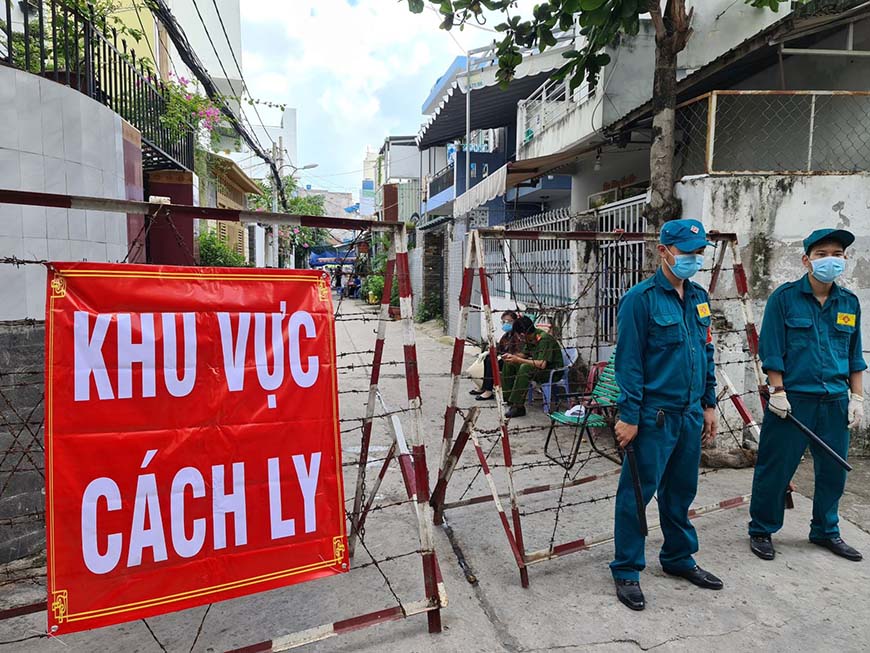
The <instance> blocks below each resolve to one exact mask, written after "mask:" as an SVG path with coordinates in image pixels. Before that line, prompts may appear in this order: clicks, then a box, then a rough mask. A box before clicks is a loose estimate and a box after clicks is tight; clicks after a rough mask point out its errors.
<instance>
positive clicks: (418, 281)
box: [408, 242, 423, 316]
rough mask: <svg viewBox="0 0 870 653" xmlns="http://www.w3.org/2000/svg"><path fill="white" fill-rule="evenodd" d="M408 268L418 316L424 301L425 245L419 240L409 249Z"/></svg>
mask: <svg viewBox="0 0 870 653" xmlns="http://www.w3.org/2000/svg"><path fill="white" fill-rule="evenodd" d="M408 270H409V272H410V273H411V299H412V300H413V307H414V315H415V316H416V315H418V314H419V312H420V304H421V303H422V301H423V247H422V246H421V243H419V242H418V243H417V246H416V247H414V248H413V249H411V250H408Z"/></svg>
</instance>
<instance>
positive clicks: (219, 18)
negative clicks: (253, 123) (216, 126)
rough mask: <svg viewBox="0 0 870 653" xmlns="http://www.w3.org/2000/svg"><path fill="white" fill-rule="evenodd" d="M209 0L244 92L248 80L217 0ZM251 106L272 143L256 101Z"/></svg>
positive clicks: (249, 94)
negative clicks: (212, 5) (237, 56)
mask: <svg viewBox="0 0 870 653" xmlns="http://www.w3.org/2000/svg"><path fill="white" fill-rule="evenodd" d="M211 1H212V4H214V10H215V11H216V12H217V17H218V21H219V22H220V24H221V30H222V31H223V33H224V38H225V39H226V41H227V45H228V46H229V48H230V54H231V55H232V57H233V61H234V62H235V64H236V70H238V71H239V77H240V78H241V80H242V91H243V92H244V90H245V89H247V88H248V82H246V81H245V76H244V75H243V74H242V67H241V66H240V65H239V60H238V59H237V58H236V52H235V50H234V49H233V44H232V43H231V42H230V35H229V34H227V28H226V26H225V25H224V19H223V16H221V10H220V9H219V8H218V4H217V0H211ZM194 4H196V3H195V2H194ZM248 97H251V91H250V90H248ZM251 99H252V100H253V98H251ZM241 101H242V100H241V96H239V106H241ZM251 106H253V107H254V113H256V114H257V119H258V120H259V121H260V126H261V127H262V128H263V131H264V132H265V134H266V137H267V138H268V139H269V140H270V141H272V144H274V143H275V139H274V138H272V135H271V134H270V133H269V130H268V129H267V128H266V121H264V120H263V116H261V115H260V110H259V109H258V108H257V105H256V103H254V104H252V105H251ZM248 122H250V121H248Z"/></svg>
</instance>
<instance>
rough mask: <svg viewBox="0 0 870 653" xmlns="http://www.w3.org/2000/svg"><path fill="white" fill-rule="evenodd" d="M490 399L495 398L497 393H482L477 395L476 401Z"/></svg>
mask: <svg viewBox="0 0 870 653" xmlns="http://www.w3.org/2000/svg"><path fill="white" fill-rule="evenodd" d="M490 399H495V395H494V394H491V395H489V396H488V397H484V396H483V395H482V394H479V395H477V398H476V399H475V401H489V400H490Z"/></svg>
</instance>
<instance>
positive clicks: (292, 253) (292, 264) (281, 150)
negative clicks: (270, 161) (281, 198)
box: [278, 136, 296, 269]
mask: <svg viewBox="0 0 870 653" xmlns="http://www.w3.org/2000/svg"><path fill="white" fill-rule="evenodd" d="M278 151H279V155H278V156H279V157H280V159H279V163H278V170H281V167H282V166H283V165H284V137H283V136H278ZM290 167H293V162H292V161H291V162H290ZM293 177H294V178H295V177H296V170H295V169H294V170H293ZM291 241H293V244H292V245H291V246H290V265H288V266H287V267H289V268H291V269H294V268H295V267H296V241H295V240H294V239H292V238H291Z"/></svg>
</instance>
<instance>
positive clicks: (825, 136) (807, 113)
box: [676, 91, 870, 176]
mask: <svg viewBox="0 0 870 653" xmlns="http://www.w3.org/2000/svg"><path fill="white" fill-rule="evenodd" d="M676 128H677V166H678V172H679V173H680V174H681V175H682V176H687V175H698V174H705V173H707V174H721V173H768V174H776V173H782V174H853V173H856V172H862V171H865V170H868V169H870V92H864V91H714V92H712V93H709V94H707V95H703V96H701V97H699V98H696V99H694V100H690V101H689V102H686V103H685V104H682V105H680V106H679V107H678V108H677V117H676Z"/></svg>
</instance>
